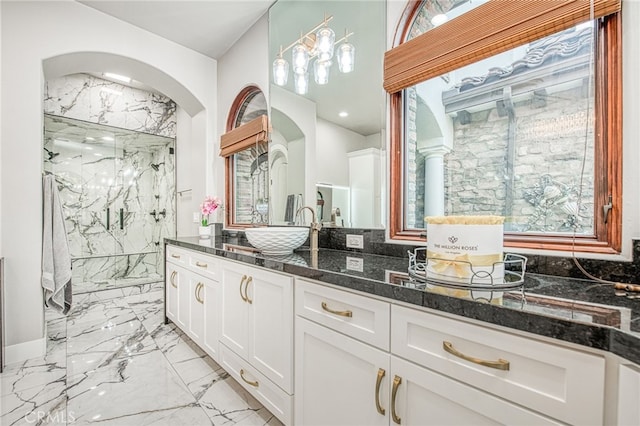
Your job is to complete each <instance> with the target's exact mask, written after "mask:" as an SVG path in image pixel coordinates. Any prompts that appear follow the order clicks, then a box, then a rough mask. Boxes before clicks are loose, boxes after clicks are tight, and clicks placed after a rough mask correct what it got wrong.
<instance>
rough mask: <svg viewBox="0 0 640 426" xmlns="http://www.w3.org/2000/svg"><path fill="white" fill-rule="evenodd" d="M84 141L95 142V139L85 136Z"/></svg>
mask: <svg viewBox="0 0 640 426" xmlns="http://www.w3.org/2000/svg"><path fill="white" fill-rule="evenodd" d="M84 140H85V141H95V140H96V138H92V137H91V136H87V137H86V138H84Z"/></svg>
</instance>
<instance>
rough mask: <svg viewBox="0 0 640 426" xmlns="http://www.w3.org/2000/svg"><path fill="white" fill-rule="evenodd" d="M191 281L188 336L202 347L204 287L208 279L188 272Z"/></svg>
mask: <svg viewBox="0 0 640 426" xmlns="http://www.w3.org/2000/svg"><path fill="white" fill-rule="evenodd" d="M187 278H188V280H189V324H188V328H187V330H188V331H187V334H188V335H189V337H191V339H193V341H194V342H196V343H197V344H198V345H200V346H202V341H203V339H204V291H205V290H204V286H205V283H206V282H207V281H209V280H208V279H207V278H204V277H203V276H201V275H198V274H194V273H193V272H188V274H187Z"/></svg>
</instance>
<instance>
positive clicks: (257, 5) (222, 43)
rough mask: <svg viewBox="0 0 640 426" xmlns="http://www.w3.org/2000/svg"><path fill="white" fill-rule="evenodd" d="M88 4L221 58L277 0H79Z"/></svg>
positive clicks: (215, 57) (164, 36)
mask: <svg viewBox="0 0 640 426" xmlns="http://www.w3.org/2000/svg"><path fill="white" fill-rule="evenodd" d="M78 1H79V3H82V4H84V5H86V6H89V7H92V8H94V9H97V10H99V11H101V12H104V13H106V14H107V15H111V16H113V17H115V18H118V19H120V20H122V21H125V22H128V23H130V24H132V25H135V26H137V27H140V28H142V29H145V30H147V31H149V32H151V33H154V34H157V35H159V36H161V37H163V38H166V39H168V40H171V41H174V42H176V43H178V44H180V45H182V46H184V47H188V48H190V49H193V50H195V51H196V52H200V53H202V54H203V55H206V56H209V57H211V58H214V59H219V58H220V57H221V56H222V55H224V54H225V52H226V51H227V50H229V48H230V47H231V46H233V44H234V43H235V42H236V41H238V39H239V38H240V37H241V36H242V34H244V33H245V31H247V30H248V29H249V28H250V27H251V26H252V25H253V24H254V23H255V22H256V21H257V20H258V19H259V18H260V17H261V16H262V15H264V14H265V13H266V11H267V10H268V9H269V6H271V4H273V3H274V2H275V0H199V1H190V0H182V1H178V0H173V1H172V0H161V1H156V0H149V1H141V0H138V1H131V0H128V1H119V0H78Z"/></svg>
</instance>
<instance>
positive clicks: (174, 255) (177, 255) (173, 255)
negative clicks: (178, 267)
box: [171, 253, 180, 259]
mask: <svg viewBox="0 0 640 426" xmlns="http://www.w3.org/2000/svg"><path fill="white" fill-rule="evenodd" d="M171 257H173V258H174V259H180V255H179V254H173V253H172V254H171Z"/></svg>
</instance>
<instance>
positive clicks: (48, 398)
mask: <svg viewBox="0 0 640 426" xmlns="http://www.w3.org/2000/svg"><path fill="white" fill-rule="evenodd" d="M3 374H4V373H3ZM0 410H1V412H0V424H1V425H3V426H9V425H28V424H32V425H33V424H43V423H45V421H46V419H54V420H55V423H56V424H66V413H67V411H66V410H67V395H66V386H65V383H64V379H62V380H57V381H54V382H50V383H47V384H45V385H43V386H35V387H29V388H28V389H23V390H17V391H15V392H13V393H10V394H7V395H3V396H2V397H0ZM41 420H42V421H41ZM51 423H53V422H51Z"/></svg>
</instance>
